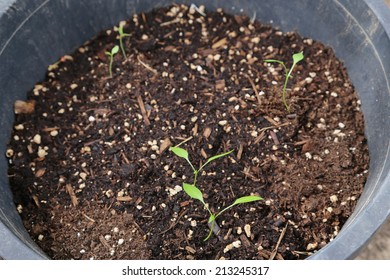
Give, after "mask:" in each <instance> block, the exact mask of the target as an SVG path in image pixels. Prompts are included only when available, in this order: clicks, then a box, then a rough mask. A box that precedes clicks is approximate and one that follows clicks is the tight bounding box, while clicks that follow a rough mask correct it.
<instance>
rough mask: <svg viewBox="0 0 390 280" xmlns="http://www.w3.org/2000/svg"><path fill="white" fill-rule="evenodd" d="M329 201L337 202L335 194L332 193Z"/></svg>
mask: <svg viewBox="0 0 390 280" xmlns="http://www.w3.org/2000/svg"><path fill="white" fill-rule="evenodd" d="M329 199H330V201H331V202H332V203H335V202H337V200H338V198H337V195H335V194H334V195H332V196H331V197H330V198H329Z"/></svg>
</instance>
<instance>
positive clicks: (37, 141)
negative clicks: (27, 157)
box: [33, 134, 42, 145]
mask: <svg viewBox="0 0 390 280" xmlns="http://www.w3.org/2000/svg"><path fill="white" fill-rule="evenodd" d="M41 140H42V138H41V135H39V134H35V136H34V138H33V142H34V143H35V144H38V145H39V144H41Z"/></svg>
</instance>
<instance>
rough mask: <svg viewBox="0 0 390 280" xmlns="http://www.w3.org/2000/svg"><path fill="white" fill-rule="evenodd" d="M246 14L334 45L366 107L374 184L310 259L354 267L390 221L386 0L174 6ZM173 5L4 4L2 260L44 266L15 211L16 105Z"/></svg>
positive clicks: (145, 0) (11, 0)
mask: <svg viewBox="0 0 390 280" xmlns="http://www.w3.org/2000/svg"><path fill="white" fill-rule="evenodd" d="M175 2H185V3H187V4H191V3H196V4H198V5H199V4H204V5H205V6H206V8H208V9H215V8H218V7H222V8H224V9H225V10H226V11H228V12H231V13H245V14H247V15H248V16H250V17H252V16H254V15H256V19H258V20H260V21H262V22H266V23H272V24H273V25H274V26H279V27H280V28H281V29H282V30H283V31H298V32H299V33H301V34H302V35H303V36H305V37H311V38H314V39H316V40H319V41H322V42H323V43H325V44H327V45H329V46H331V47H333V48H334V50H335V51H336V54H337V55H338V57H339V58H341V59H342V60H343V61H344V62H345V64H346V66H347V69H348V73H349V75H350V78H351V79H352V82H353V83H354V85H355V87H356V89H357V91H358V94H359V97H360V99H361V101H362V110H363V113H364V116H365V122H366V136H367V139H368V145H369V152H370V158H371V161H370V168H369V178H368V181H367V183H366V186H365V189H364V192H363V195H362V196H361V198H360V199H359V201H358V205H357V207H356V210H355V211H354V213H353V214H352V216H351V217H350V218H349V219H348V221H347V223H346V224H345V225H344V227H343V228H342V230H341V231H340V233H339V235H338V236H337V237H336V238H335V239H334V240H333V241H332V242H330V243H329V244H328V245H327V246H325V247H324V248H322V249H321V250H319V251H318V252H316V253H315V254H314V255H312V256H311V257H310V258H309V259H350V258H353V257H354V256H355V255H356V254H357V253H358V252H359V250H360V249H361V248H362V247H363V246H364V245H365V244H366V243H367V242H368V241H369V239H370V238H371V237H372V236H373V234H374V233H375V232H376V231H377V230H378V228H379V227H380V226H381V225H382V224H383V223H384V221H385V220H386V218H387V217H388V216H389V214H390V202H389V201H390V172H389V171H390V156H389V154H390V142H389V139H390V85H389V81H390V11H389V10H388V8H387V7H386V6H385V4H384V3H383V1H381V0H365V1H354V0H318V1H310V0H297V1H293V0H274V1H266V0H263V1H259V0H253V1H250V0H241V1H238V0H237V1H234V0H223V1H222V0H219V1H218V0H217V1H195V0H192V1H175ZM171 3H173V1H169V0H166V1H163V0H162V1H153V0H142V1H141V0H134V1H131V0H83V1H77V0H67V1H66V0H51V1H50V0H34V1H31V0H16V1H15V0H0V127H1V131H0V257H1V258H4V259H45V258H47V256H45V254H44V253H43V252H42V251H41V250H40V249H39V247H38V246H37V245H36V244H35V243H34V242H33V241H32V240H31V239H30V237H29V235H28V233H27V232H26V230H25V229H24V227H23V224H22V222H21V219H20V217H19V215H18V213H17V212H16V209H15V205H14V203H13V199H12V193H11V191H10V187H9V183H8V178H7V168H8V163H7V159H6V158H5V151H6V145H7V142H8V139H9V137H10V135H11V131H12V124H13V120H14V115H13V104H14V101H15V100H16V99H25V98H26V92H27V91H28V90H30V89H31V88H32V87H33V86H34V84H35V83H36V82H38V81H39V80H42V79H43V78H44V75H45V72H46V69H47V66H48V65H49V64H52V63H53V62H55V61H56V60H58V58H59V57H60V56H61V55H64V54H67V53H70V52H72V51H73V50H75V49H76V48H77V47H78V46H79V45H81V44H82V43H83V42H85V41H86V40H88V39H90V38H91V37H92V36H93V35H95V34H96V33H97V32H98V31H100V30H102V29H105V28H109V27H111V26H113V25H116V24H118V22H119V21H120V20H123V19H126V18H128V17H129V16H131V15H132V14H133V13H138V12H141V11H148V10H151V9H152V8H154V7H158V6H165V5H169V4H171Z"/></svg>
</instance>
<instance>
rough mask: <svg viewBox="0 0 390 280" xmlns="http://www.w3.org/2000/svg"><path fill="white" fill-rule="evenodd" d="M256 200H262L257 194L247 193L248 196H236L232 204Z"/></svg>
mask: <svg viewBox="0 0 390 280" xmlns="http://www.w3.org/2000/svg"><path fill="white" fill-rule="evenodd" d="M258 200H263V198H262V197H260V196H257V195H248V196H243V197H240V198H237V199H236V201H234V203H233V205H237V204H241V203H248V202H253V201H258Z"/></svg>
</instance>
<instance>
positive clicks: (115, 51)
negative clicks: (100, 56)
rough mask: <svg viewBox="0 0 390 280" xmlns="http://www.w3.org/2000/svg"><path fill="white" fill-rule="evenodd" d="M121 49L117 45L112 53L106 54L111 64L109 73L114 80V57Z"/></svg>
mask: <svg viewBox="0 0 390 280" xmlns="http://www.w3.org/2000/svg"><path fill="white" fill-rule="evenodd" d="M118 51H119V47H118V46H117V45H115V46H114V47H113V48H112V49H111V51H109V52H106V55H107V56H108V57H109V58H110V64H109V66H108V71H109V73H110V78H112V63H113V62H114V56H115V55H116V54H117V53H118Z"/></svg>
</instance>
